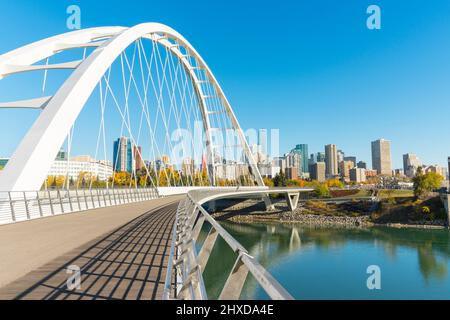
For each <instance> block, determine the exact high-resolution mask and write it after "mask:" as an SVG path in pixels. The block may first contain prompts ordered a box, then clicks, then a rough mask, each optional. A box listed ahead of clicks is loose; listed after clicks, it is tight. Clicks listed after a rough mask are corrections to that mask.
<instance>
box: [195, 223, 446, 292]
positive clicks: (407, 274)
mask: <svg viewBox="0 0 450 320" xmlns="http://www.w3.org/2000/svg"><path fill="white" fill-rule="evenodd" d="M222 225H223V226H224V227H225V229H227V230H228V232H230V234H231V235H233V236H234V237H235V238H236V239H237V240H238V241H239V242H240V243H241V244H242V245H243V246H244V247H245V248H247V249H248V251H249V252H250V254H251V255H253V256H254V257H255V258H257V260H258V261H259V262H260V263H261V264H262V265H263V266H264V267H265V268H266V269H267V270H268V271H269V272H270V273H271V274H272V275H273V276H274V277H275V279H277V280H278V281H279V282H280V283H281V284H282V285H283V286H284V287H285V288H286V289H287V290H288V291H289V292H290V293H291V294H292V295H293V296H294V297H295V298H296V299H450V277H449V269H450V232H449V231H448V230H444V229H442V230H441V229H440V230H425V229H414V228H407V229H397V228H388V227H373V228H342V227H340V228H337V227H336V228H330V227H317V226H316V227H314V226H308V225H296V224H281V223H280V224H277V223H275V224H254V223H252V224H237V223H232V222H223V223H222ZM205 232H206V231H205ZM205 232H203V233H202V235H201V237H200V238H199V240H201V239H202V238H204V236H205ZM219 238H220V237H219ZM235 258H236V256H235V254H234V253H233V252H232V251H231V250H230V249H229V248H228V247H227V246H226V244H225V243H224V242H223V240H220V241H218V242H217V243H216V245H215V247H214V250H213V252H212V253H211V258H210V259H211V260H210V261H214V262H215V263H209V264H208V265H207V267H206V269H205V273H204V279H205V285H206V289H207V292H208V296H209V297H210V298H217V297H218V295H219V293H220V290H221V288H222V285H223V283H224V282H225V279H226V278H227V276H228V273H229V271H230V269H231V267H232V265H233V263H234V259H235ZM372 265H376V266H378V267H379V268H380V269H379V270H380V277H379V280H380V282H379V283H380V285H381V289H379V290H377V289H374V290H369V289H368V286H367V279H368V278H369V277H370V275H371V274H368V273H367V268H368V267H369V266H372ZM241 298H243V299H267V298H268V297H267V295H266V294H265V293H264V291H263V290H262V288H261V287H259V285H257V283H256V281H255V280H254V279H253V278H252V277H251V275H249V276H248V277H247V281H246V283H245V286H244V289H243V292H242V295H241Z"/></svg>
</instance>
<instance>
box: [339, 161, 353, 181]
mask: <svg viewBox="0 0 450 320" xmlns="http://www.w3.org/2000/svg"><path fill="white" fill-rule="evenodd" d="M354 167H355V166H354V165H353V161H341V162H339V169H340V170H339V171H340V172H341V177H342V178H350V170H351V169H353V168H354Z"/></svg>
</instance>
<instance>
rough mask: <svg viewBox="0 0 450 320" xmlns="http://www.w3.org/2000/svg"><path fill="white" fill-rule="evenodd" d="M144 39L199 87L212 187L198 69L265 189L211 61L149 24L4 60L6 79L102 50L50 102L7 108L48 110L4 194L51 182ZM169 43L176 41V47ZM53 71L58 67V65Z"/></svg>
mask: <svg viewBox="0 0 450 320" xmlns="http://www.w3.org/2000/svg"><path fill="white" fill-rule="evenodd" d="M140 38H149V39H151V40H154V41H158V43H160V44H161V45H163V46H164V47H166V48H167V49H169V50H170V52H171V53H172V54H174V55H175V56H177V57H178V59H179V60H180V61H181V62H182V64H183V67H184V68H185V69H186V71H187V74H188V75H189V77H190V78H191V80H192V83H193V84H194V88H195V93H196V95H197V97H198V100H199V105H200V111H201V115H202V120H203V126H204V130H205V134H206V148H207V154H208V167H209V170H210V175H209V176H210V179H211V181H210V183H211V184H212V185H215V180H214V176H215V175H214V159H213V152H212V147H213V146H212V144H211V142H212V138H211V126H210V123H209V115H210V114H211V113H210V111H209V110H207V104H206V102H205V100H206V99H208V94H207V93H206V92H203V90H202V86H201V82H202V80H201V79H198V77H197V76H196V73H195V72H194V70H195V69H196V68H198V67H199V68H201V69H202V70H203V71H204V72H205V74H206V76H207V77H208V80H209V82H210V83H211V84H212V85H213V86H214V88H215V90H216V93H217V96H218V98H219V99H221V101H223V104H224V109H225V112H226V113H227V115H228V117H229V119H230V121H231V123H232V125H233V127H234V129H235V130H236V132H237V134H238V137H239V140H240V143H241V146H242V147H243V149H244V152H245V155H246V157H247V159H248V162H249V165H250V167H251V169H252V173H253V175H254V177H255V179H256V183H257V184H258V185H259V186H263V185H264V183H263V180H262V178H261V175H260V173H259V171H258V168H257V165H256V162H255V159H254V157H253V155H252V152H251V150H250V148H249V146H248V144H247V141H246V139H245V136H244V133H243V131H242V129H241V127H240V125H239V122H238V120H237V118H236V116H235V114H234V112H233V110H232V108H231V105H230V103H229V102H228V100H227V98H226V96H225V94H224V92H223V90H222V88H221V87H220V85H219V83H218V82H217V80H216V78H215V77H214V75H213V73H212V72H211V70H210V69H209V67H208V66H207V64H206V63H205V61H204V60H203V59H202V58H201V56H200V55H199V54H198V53H197V51H196V50H195V49H194V48H193V47H192V46H191V45H190V43H189V42H188V41H187V40H186V39H184V37H183V36H181V35H180V34H179V33H178V32H176V31H175V30H173V29H172V28H170V27H168V26H166V25H163V24H159V23H143V24H139V25H137V26H134V27H131V28H124V27H100V28H91V29H85V30H79V31H74V32H69V33H65V34H61V35H58V36H54V37H51V38H48V39H44V40H41V41H38V42H35V43H32V44H30V45H27V46H24V47H21V48H19V49H16V50H13V51H11V52H9V53H6V54H4V55H1V56H0V79H1V78H2V77H5V76H7V75H9V74H10V73H11V72H10V71H11V66H15V69H14V70H16V71H18V72H29V71H33V70H42V69H46V68H52V67H51V66H48V67H45V66H33V64H34V63H37V62H39V61H42V60H43V59H46V58H48V57H51V56H52V55H54V54H55V53H57V52H60V51H61V50H65V49H70V48H83V47H84V48H86V47H97V49H95V51H93V52H92V53H91V54H90V55H89V56H88V57H87V58H86V59H85V60H84V61H82V62H81V63H79V64H77V65H76V66H75V65H74V64H72V65H67V66H70V67H74V68H75V70H74V71H73V73H72V74H71V75H70V76H69V78H68V79H67V80H66V81H65V82H64V84H63V85H62V86H61V87H60V88H59V90H58V91H57V92H56V93H55V94H54V96H53V97H48V100H45V101H44V100H36V99H32V100H29V101H26V100H25V101H18V102H15V103H9V104H8V103H6V104H4V106H5V107H7V106H10V107H14V106H15V107H20V106H21V105H24V106H28V107H34V108H43V111H42V113H41V114H40V116H39V117H38V119H37V120H36V121H35V123H34V124H33V126H32V127H31V129H30V130H29V131H28V133H27V134H26V136H25V137H24V138H23V140H22V141H21V143H20V145H19V146H18V148H17V149H16V151H15V152H14V154H13V155H12V157H11V159H10V161H9V162H8V164H7V165H6V167H5V168H4V170H3V171H2V174H1V178H0V190H2V191H34V190H39V189H40V188H41V185H42V182H43V181H44V180H45V178H46V175H47V172H48V171H49V169H50V167H51V165H52V163H53V160H54V157H55V155H56V153H57V152H58V150H59V148H60V146H61V145H62V144H63V142H64V140H65V137H66V136H67V135H68V133H69V130H70V128H71V127H72V125H73V124H74V122H75V120H76V119H77V117H78V115H79V114H80V112H81V110H82V109H83V107H84V105H85V104H86V102H87V100H88V99H89V97H90V96H91V94H92V92H93V90H94V89H95V88H96V86H97V84H98V83H99V82H100V80H101V78H102V77H103V75H104V74H105V73H106V72H107V70H108V68H109V67H110V66H111V64H112V63H113V62H114V61H115V60H116V59H117V58H118V57H119V56H120V55H121V54H122V53H123V52H124V51H125V50H126V48H127V47H128V46H130V45H131V44H132V43H133V42H134V41H136V40H138V39H140ZM168 39H171V40H173V41H175V43H176V44H174V43H172V42H171V41H169V40H168ZM94 41H97V42H94ZM179 45H182V46H183V47H184V48H186V50H187V52H188V53H187V55H186V54H183V53H182V52H181V50H180V48H179ZM189 57H193V58H195V60H196V61H197V63H198V66H192V65H191V63H190V62H189ZM53 67H55V68H57V67H58V66H53ZM59 67H61V66H59ZM8 68H9V69H8ZM44 107H45V108H44Z"/></svg>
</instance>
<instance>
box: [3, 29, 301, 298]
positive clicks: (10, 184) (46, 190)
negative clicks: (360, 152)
mask: <svg viewBox="0 0 450 320" xmlns="http://www.w3.org/2000/svg"><path fill="white" fill-rule="evenodd" d="M2 86H3V87H5V88H15V90H4V91H3V93H2V96H1V97H0V98H1V99H3V102H0V115H1V116H0V119H3V120H2V121H5V119H8V120H9V121H12V122H16V123H17V125H19V124H20V122H21V121H19V120H15V119H14V118H15V117H18V113H17V112H19V109H27V110H28V112H29V113H30V114H31V117H32V116H35V119H33V124H32V125H31V127H30V128H29V129H28V130H27V131H26V132H25V133H24V135H23V137H22V138H21V141H20V142H18V144H17V146H16V148H15V151H14V152H13V154H12V156H11V158H10V159H9V160H8V162H7V164H6V166H5V167H4V168H3V170H1V171H0V224H8V223H13V222H18V221H23V220H33V219H34V218H41V217H46V216H54V215H60V214H62V213H70V212H76V211H86V210H91V209H98V208H102V207H109V206H116V205H123V204H128V203H133V202H144V201H149V200H152V199H156V198H161V197H164V196H168V195H173V194H188V192H194V193H189V194H190V195H189V196H187V198H186V200H184V201H182V204H180V207H179V209H178V213H179V214H178V217H177V219H178V220H177V221H178V222H177V223H175V224H174V223H173V220H170V219H169V220H168V221H169V223H170V221H171V223H172V224H174V226H175V227H174V236H173V238H172V241H173V248H172V250H173V251H172V257H171V258H170V259H169V260H170V263H169V264H170V265H171V263H172V260H176V261H177V262H176V265H175V268H174V270H177V271H176V272H177V274H178V275H179V276H180V277H181V279H182V280H181V283H179V286H177V290H175V296H177V295H180V297H184V298H205V297H206V294H205V292H204V287H203V284H202V280H201V278H202V277H201V269H202V268H204V267H205V264H206V261H207V256H209V252H210V251H211V250H212V246H213V245H214V243H215V239H216V238H217V236H218V235H221V236H222V238H224V239H225V240H227V242H228V240H229V245H231V246H232V248H233V250H235V251H236V252H237V253H238V256H239V258H238V260H237V265H236V266H235V269H236V270H237V271H238V273H239V274H240V275H241V277H242V276H243V275H245V276H246V274H247V273H246V272H243V271H242V266H245V267H246V268H247V269H246V270H247V272H248V270H250V271H251V272H252V273H253V275H254V276H255V277H257V278H258V280H260V283H262V284H264V283H265V284H266V285H268V287H267V288H266V287H265V289H267V290H268V292H270V293H271V296H272V297H276V298H286V297H289V295H288V294H287V293H286V292H285V291H284V289H282V287H281V286H279V285H278V284H277V283H276V281H275V280H274V279H272V278H271V277H270V275H268V274H267V272H266V271H264V270H263V269H262V267H261V266H259V265H257V263H256V262H255V261H254V259H253V258H251V256H250V255H249V253H248V252H246V251H245V249H243V248H242V247H241V246H240V245H238V244H237V242H236V241H235V240H234V239H232V238H231V237H230V236H229V235H228V234H227V233H226V231H224V230H223V229H221V228H220V226H219V225H218V224H217V223H215V222H214V219H212V218H211V217H210V216H209V214H208V213H207V212H206V211H205V210H204V209H203V207H202V203H203V202H204V201H202V198H201V197H200V198H199V195H205V196H208V197H210V192H214V193H215V196H214V197H213V198H214V199H215V198H216V197H220V196H218V195H217V192H219V191H220V192H219V194H223V195H224V196H225V195H226V196H227V197H229V196H230V195H231V196H236V195H239V196H254V197H257V198H260V199H264V201H265V203H266V206H268V207H270V206H271V204H270V201H269V197H268V194H269V193H271V192H276V193H280V192H281V193H285V194H286V199H287V200H288V205H289V207H290V208H291V209H294V208H295V206H296V203H297V201H298V194H299V192H301V191H308V190H300V189H297V190H289V191H287V190H278V191H277V190H268V189H267V188H265V187H264V182H263V179H262V177H261V174H260V172H259V170H258V167H257V164H256V162H255V158H254V155H253V153H252V150H251V149H250V146H249V143H248V141H247V138H246V135H245V134H244V132H243V130H242V128H241V127H240V125H239V122H238V120H237V118H236V115H235V113H234V112H233V109H232V108H231V105H230V103H229V101H228V99H227V98H226V96H225V94H224V92H223V90H222V88H221V87H220V85H219V83H218V81H217V80H216V78H215V77H214V75H213V73H212V72H211V70H210V69H209V67H208V65H207V64H206V62H205V61H204V60H203V59H202V57H201V56H200V55H199V54H198V52H197V51H196V50H195V49H194V47H193V46H192V45H191V44H190V43H189V42H188V41H187V40H186V39H185V38H184V37H183V36H182V35H181V34H179V33H178V32H176V31H175V30H173V29H172V28H170V27H168V26H165V25H162V24H159V23H144V24H140V25H137V26H134V27H131V28H125V27H99V28H91V29H85V30H78V31H74V32H68V33H64V34H60V35H57V36H53V37H50V38H46V39H44V40H40V41H37V42H34V43H31V44H28V45H25V46H23V47H20V48H18V49H16V50H13V51H10V52H8V53H5V54H3V55H1V56H0V87H2ZM17 88H20V90H17ZM15 95H16V96H15ZM22 114H23V113H21V114H20V115H22ZM4 123H6V122H4ZM0 131H1V129H0ZM5 135H6V137H8V132H5V133H3V136H5ZM14 139H15V137H11V139H9V138H8V139H5V140H11V141H14ZM87 154H88V155H89V156H87ZM217 187H221V189H217ZM205 189H206V190H205ZM194 190H197V191H194ZM198 190H201V191H198ZM213 190H214V191H213ZM205 192H206V193H205ZM211 199H212V198H211ZM186 208H188V209H189V210H187V209H186ZM174 217H175V212H174ZM183 219H184V220H183ZM205 221H206V222H209V223H210V224H211V225H212V226H213V228H212V229H211V230H213V231H211V232H210V236H209V237H208V239H207V241H206V242H205V246H206V247H205V248H206V249H205V250H206V251H202V252H200V256H199V257H197V253H196V250H195V248H194V247H192V245H193V243H195V239H196V235H198V232H199V231H200V228H201V227H202V226H203V224H204V222H205ZM44 223H45V222H44ZM195 226H197V227H195ZM176 228H179V229H178V230H177V229H176ZM214 230H215V231H214ZM175 257H178V258H177V259H174V258H175ZM232 275H233V273H232ZM170 276H171V274H168V283H171V279H172V278H171V277H170ZM234 276H236V275H234ZM232 278H233V277H232ZM230 279H231V278H230ZM230 281H231V280H230ZM232 282H233V281H232ZM242 283H243V282H242ZM232 288H233V287H232V286H230V285H228V287H226V289H224V294H223V297H230V294H231V293H232V292H233V290H232ZM241 289H242V288H241ZM169 291H170V290H169ZM227 292H228V293H227ZM234 292H236V291H234ZM239 292H240V291H239ZM233 297H234V296H233Z"/></svg>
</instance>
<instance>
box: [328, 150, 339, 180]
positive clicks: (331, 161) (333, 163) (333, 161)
mask: <svg viewBox="0 0 450 320" xmlns="http://www.w3.org/2000/svg"><path fill="white" fill-rule="evenodd" d="M325 165H326V170H325V172H326V175H327V176H328V177H333V176H337V175H338V156H337V148H336V145H335V144H328V145H326V146H325Z"/></svg>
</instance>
